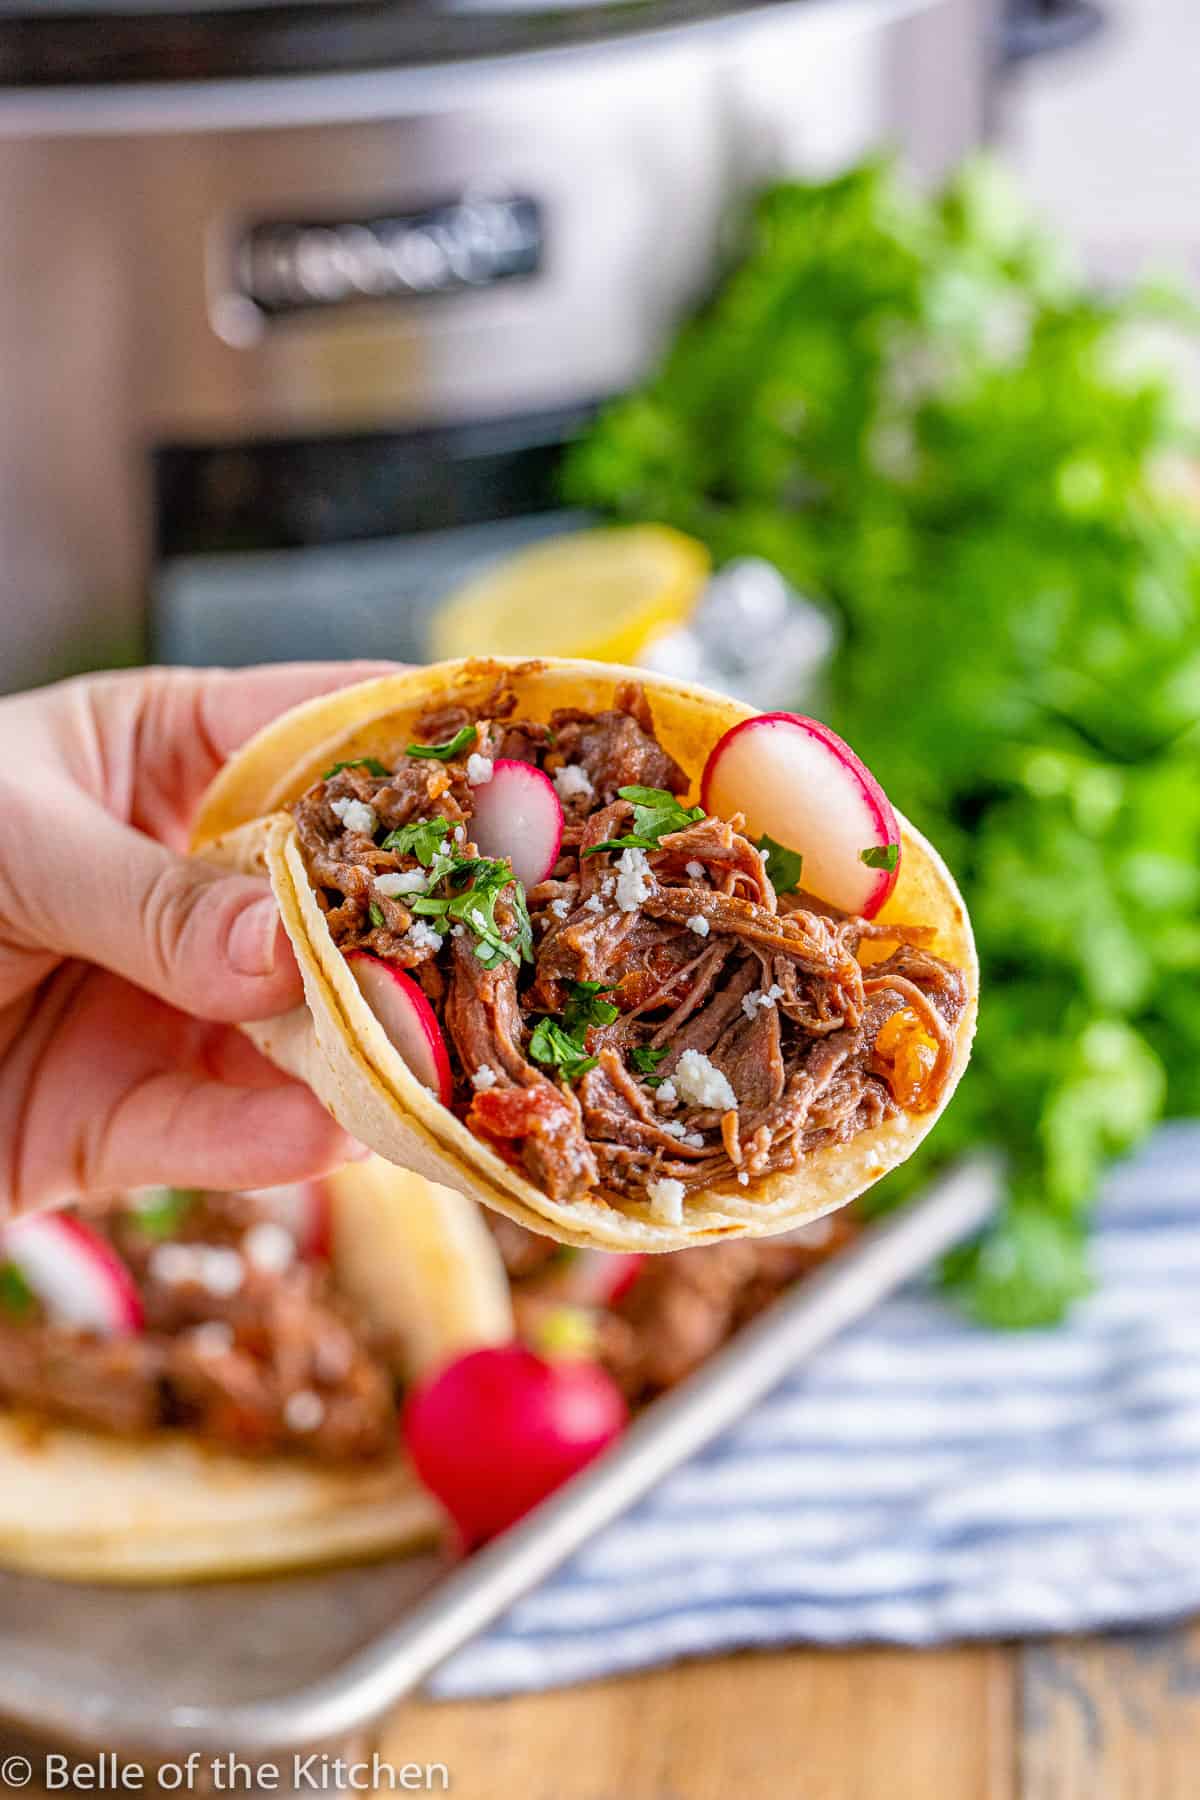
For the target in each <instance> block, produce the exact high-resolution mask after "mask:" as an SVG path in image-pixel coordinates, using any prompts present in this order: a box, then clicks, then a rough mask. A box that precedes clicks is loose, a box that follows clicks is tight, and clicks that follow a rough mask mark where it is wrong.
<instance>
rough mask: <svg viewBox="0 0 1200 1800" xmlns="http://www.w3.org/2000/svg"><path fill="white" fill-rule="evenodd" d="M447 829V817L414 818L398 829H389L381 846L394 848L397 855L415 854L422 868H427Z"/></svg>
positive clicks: (443, 840) (388, 848)
mask: <svg viewBox="0 0 1200 1800" xmlns="http://www.w3.org/2000/svg"><path fill="white" fill-rule="evenodd" d="M449 829H450V821H449V819H414V820H413V821H412V823H411V824H408V825H401V827H400V828H399V830H398V831H389V832H388V834H387V836H386V837H385V838H384V840H383V843H382V845H381V848H382V849H384V850H394V851H395V852H396V854H397V856H415V857H416V859H417V861H418V862H419V863H420V864H421V866H422V868H425V869H428V868H429V867H430V866H431V864H432V862H433V859H434V857H435V856H436V855H437V853H438V851H439V850H440V849H441V847H442V845H443V843H444V842H445V839H446V833H447V832H448V831H449Z"/></svg>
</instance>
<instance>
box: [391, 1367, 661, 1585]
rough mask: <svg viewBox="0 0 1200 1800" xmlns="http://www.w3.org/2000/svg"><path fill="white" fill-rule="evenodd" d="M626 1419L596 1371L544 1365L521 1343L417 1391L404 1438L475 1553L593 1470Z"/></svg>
mask: <svg viewBox="0 0 1200 1800" xmlns="http://www.w3.org/2000/svg"><path fill="white" fill-rule="evenodd" d="M628 1417H629V1413H628V1409H627V1407H626V1405H625V1401H624V1399H623V1398H622V1395H621V1392H620V1389H619V1388H618V1387H617V1385H616V1383H615V1382H614V1381H613V1379H612V1377H611V1376H610V1375H609V1374H608V1373H607V1371H606V1370H604V1369H602V1368H601V1367H600V1365H599V1364H598V1363H594V1362H590V1361H587V1360H586V1359H584V1358H580V1357H561V1358H558V1359H555V1360H552V1361H547V1360H546V1359H545V1358H544V1357H541V1356H537V1355H535V1353H534V1352H533V1351H532V1350H527V1349H526V1348H525V1346H524V1345H522V1344H500V1345H491V1346H489V1347H487V1348H486V1349H482V1350H473V1351H471V1352H469V1354H468V1355H466V1356H462V1357H459V1358H458V1360H457V1361H456V1362H452V1363H450V1364H449V1366H448V1367H446V1368H444V1369H442V1370H441V1371H440V1372H439V1373H437V1374H435V1375H433V1376H432V1377H430V1379H429V1380H428V1381H425V1382H423V1383H421V1384H420V1385H419V1386H418V1387H416V1388H415V1389H414V1390H413V1391H412V1393H411V1394H410V1396H409V1399H408V1404H407V1405H406V1407H405V1409H404V1423H403V1430H404V1438H405V1442H406V1444H407V1446H408V1452H409V1455H410V1456H411V1457H412V1460H413V1464H414V1466H415V1468H416V1470H417V1473H418V1475H419V1476H420V1477H421V1480H422V1481H423V1482H424V1483H425V1485H426V1487H428V1488H429V1489H430V1490H431V1492H432V1493H434V1494H435V1495H436V1496H437V1498H438V1499H439V1500H440V1501H441V1503H442V1505H443V1506H444V1507H445V1509H446V1511H447V1512H448V1513H449V1514H450V1517H451V1518H452V1519H453V1520H454V1523H455V1525H456V1526H457V1527H458V1531H459V1536H460V1539H461V1542H462V1545H463V1548H464V1549H467V1550H470V1549H473V1548H474V1547H475V1546H476V1545H477V1544H482V1543H485V1542H486V1541H487V1539H488V1538H492V1537H495V1536H496V1535H497V1534H498V1533H499V1532H501V1531H506V1530H507V1529H508V1527H509V1526H510V1525H515V1524H516V1522H517V1520H518V1519H521V1518H524V1516H525V1514H526V1513H528V1512H530V1511H531V1510H532V1509H533V1507H535V1506H537V1505H538V1503H539V1501H542V1500H544V1499H546V1498H547V1496H548V1495H550V1494H552V1493H553V1492H554V1490H555V1489H556V1488H558V1487H560V1486H561V1485H562V1483H563V1482H564V1481H567V1480H568V1479H569V1478H570V1477H571V1476H572V1475H575V1474H577V1473H578V1471H579V1470H580V1469H582V1468H584V1467H586V1465H587V1464H588V1463H590V1462H591V1461H592V1459H593V1458H594V1457H596V1456H599V1454H600V1453H601V1451H602V1450H605V1449H607V1447H608V1445H609V1444H611V1443H612V1441H613V1439H614V1438H616V1437H617V1436H618V1435H619V1434H620V1432H621V1431H622V1430H623V1429H624V1426H625V1424H626V1423H627V1421H628Z"/></svg>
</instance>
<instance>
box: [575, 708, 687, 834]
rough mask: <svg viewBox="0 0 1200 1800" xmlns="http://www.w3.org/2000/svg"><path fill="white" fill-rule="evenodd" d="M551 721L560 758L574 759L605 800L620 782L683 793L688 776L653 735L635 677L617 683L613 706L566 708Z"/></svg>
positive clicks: (605, 802)
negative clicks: (580, 709)
mask: <svg viewBox="0 0 1200 1800" xmlns="http://www.w3.org/2000/svg"><path fill="white" fill-rule="evenodd" d="M550 727H551V730H552V731H553V733H554V739H555V749H556V751H557V753H558V755H559V756H560V757H561V759H562V761H563V762H567V763H577V764H578V766H579V767H580V768H581V769H582V770H583V772H584V774H585V775H586V776H587V778H588V780H589V781H590V782H591V784H592V787H593V789H594V790H595V793H596V797H597V798H598V799H599V800H600V802H601V804H602V805H604V806H608V805H610V804H611V803H612V801H614V800H615V799H616V798H617V790H618V788H623V787H652V788H663V789H665V790H666V791H667V792H668V793H671V794H686V793H687V790H688V786H689V783H688V778H687V776H686V775H685V774H684V772H683V770H682V769H681V768H680V766H679V764H678V763H677V762H676V761H675V759H674V757H672V756H668V755H667V753H666V751H665V750H664V749H663V748H662V746H661V745H660V744H659V743H658V741H657V739H656V738H655V736H654V721H653V719H652V718H651V716H650V709H649V707H648V705H647V703H646V696H645V694H644V692H643V691H642V689H641V688H640V687H638V686H637V685H636V683H633V682H629V683H627V684H626V685H625V686H624V687H621V688H618V690H617V693H616V697H615V705H614V708H613V710H612V711H611V712H602V713H585V712H577V711H575V710H574V709H567V708H564V709H562V710H560V711H558V712H556V713H554V714H553V715H552V717H551V720H550Z"/></svg>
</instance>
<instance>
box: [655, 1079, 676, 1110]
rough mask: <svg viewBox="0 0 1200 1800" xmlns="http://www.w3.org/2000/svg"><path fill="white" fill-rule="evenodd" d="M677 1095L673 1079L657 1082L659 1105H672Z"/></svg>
mask: <svg viewBox="0 0 1200 1800" xmlns="http://www.w3.org/2000/svg"><path fill="white" fill-rule="evenodd" d="M677 1097H678V1096H677V1095H676V1093H675V1083H674V1082H673V1081H663V1082H660V1083H659V1087H658V1104H659V1105H660V1106H674V1104H675V1101H676V1099H677Z"/></svg>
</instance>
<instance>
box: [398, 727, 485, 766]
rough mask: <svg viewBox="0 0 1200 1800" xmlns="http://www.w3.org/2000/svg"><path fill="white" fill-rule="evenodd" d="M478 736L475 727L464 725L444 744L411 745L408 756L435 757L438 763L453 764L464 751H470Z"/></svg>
mask: <svg viewBox="0 0 1200 1800" xmlns="http://www.w3.org/2000/svg"><path fill="white" fill-rule="evenodd" d="M478 736H479V733H478V731H476V729H475V727H474V725H464V726H463V728H462V730H461V731H456V732H455V734H454V736H453V737H452V738H450V739H449V740H448V741H447V742H446V743H444V744H409V746H408V751H407V754H408V755H409V756H433V757H436V758H437V760H438V762H452V761H453V759H454V758H455V757H456V756H461V755H462V753H463V751H464V750H469V749H470V748H471V745H472V744H473V743H474V742H475V740H476V738H477V737H478Z"/></svg>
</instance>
